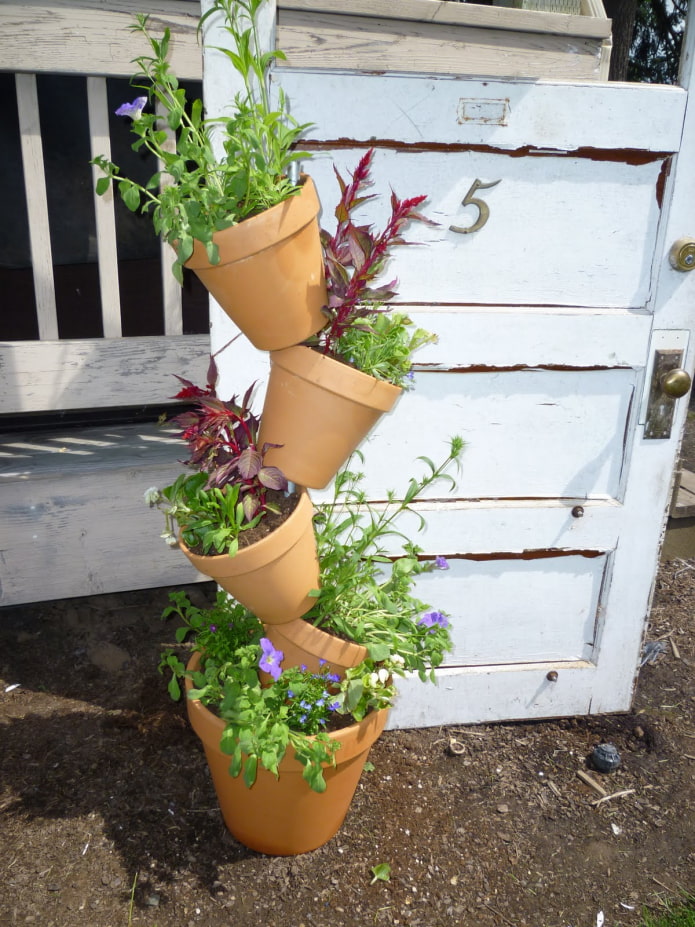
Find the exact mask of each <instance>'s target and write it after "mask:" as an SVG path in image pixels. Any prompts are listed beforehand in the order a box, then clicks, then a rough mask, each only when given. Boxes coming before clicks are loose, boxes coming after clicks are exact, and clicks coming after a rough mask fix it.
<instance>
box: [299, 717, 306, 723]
mask: <svg viewBox="0 0 695 927" xmlns="http://www.w3.org/2000/svg"><path fill="white" fill-rule="evenodd" d="M306 719H307V716H306V715H302V716H301V718H300V719H299V723H300V724H306Z"/></svg>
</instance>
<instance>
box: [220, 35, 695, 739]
mask: <svg viewBox="0 0 695 927" xmlns="http://www.w3.org/2000/svg"><path fill="white" fill-rule="evenodd" d="M688 48H690V45H689V46H688ZM685 57H686V68H685V70H689V67H690V60H691V55H690V52H687V53H686V56H685ZM276 79H277V81H278V82H279V83H281V84H282V86H283V88H284V89H285V91H286V92H287V94H288V95H289V97H290V99H291V101H292V110H293V113H294V115H295V116H296V117H297V118H298V119H299V120H300V121H312V122H313V123H315V126H314V128H313V129H312V130H311V132H310V134H309V145H310V147H311V149H312V153H313V157H312V159H311V161H310V162H309V163H308V164H306V165H305V168H306V169H307V170H308V171H309V172H310V173H311V174H312V176H313V177H314V179H315V180H316V183H317V186H318V189H319V193H320V196H321V200H322V203H323V220H322V221H323V223H324V224H325V225H327V226H330V223H331V220H332V210H333V204H334V203H335V202H336V199H337V195H338V188H337V184H336V182H335V179H334V177H333V172H332V167H333V164H334V163H335V164H336V165H337V166H338V168H339V169H340V171H341V172H342V173H345V172H346V171H348V170H349V169H350V168H352V167H353V166H354V165H355V164H356V163H357V161H358V159H359V157H360V155H361V154H362V153H363V151H364V150H365V148H367V147H369V146H374V147H375V148H376V150H377V151H376V159H375V169H374V180H375V184H374V192H381V193H383V196H382V197H381V199H380V200H379V201H378V202H375V203H373V204H370V207H369V210H368V211H366V212H365V217H371V218H373V219H374V220H375V221H376V222H377V223H378V222H380V221H383V219H384V217H385V214H386V211H387V208H388V194H389V190H390V188H391V187H393V189H394V190H395V191H396V192H397V193H398V195H399V196H401V197H405V196H413V195H416V194H419V193H427V194H428V195H429V202H428V204H427V209H426V212H427V213H428V215H429V216H430V217H431V218H433V219H435V220H436V221H437V222H438V223H439V225H438V226H437V227H436V228H422V227H413V228H412V229H411V231H410V237H411V238H414V239H417V240H418V241H419V242H421V243H422V244H421V246H416V247H411V248H406V249H401V251H400V253H398V254H397V255H396V256H395V258H394V260H393V262H392V264H391V266H390V268H389V271H388V273H389V276H390V277H391V276H397V277H398V278H399V280H400V287H399V292H400V297H399V299H400V302H401V303H402V304H404V305H406V306H408V307H409V309H410V310H411V311H412V315H413V318H414V319H416V321H417V322H418V323H419V324H421V325H422V326H423V327H425V328H428V329H430V330H432V331H435V332H438V333H439V336H440V339H439V343H438V344H437V345H436V346H432V347H431V348H428V349H426V350H423V351H422V352H421V354H420V356H419V357H418V364H417V368H416V377H415V386H414V389H413V391H412V392H410V393H408V394H406V395H405V396H404V397H403V398H402V399H401V401H400V402H399V404H398V405H397V407H396V409H395V410H394V412H393V413H392V414H391V415H390V416H388V417H387V418H386V419H385V420H384V421H383V422H382V424H381V425H380V426H379V428H378V432H377V434H376V435H375V436H374V438H373V440H371V441H370V442H369V443H368V445H367V446H365V448H364V449H363V450H364V451H365V454H366V459H367V471H368V477H369V489H370V492H371V496H372V498H374V499H376V500H378V499H383V498H384V495H385V492H386V490H387V489H388V488H392V487H393V488H396V489H399V488H403V487H404V486H405V484H406V481H407V479H408V477H409V476H410V475H411V473H412V472H413V470H414V469H417V464H416V462H415V458H416V457H417V455H418V454H422V453H425V454H428V455H429V456H430V457H433V458H435V459H437V458H440V457H441V456H443V454H444V453H445V449H446V445H447V439H448V437H449V436H450V435H452V434H460V435H462V436H463V438H464V439H465V441H466V442H467V448H466V450H465V452H464V459H463V468H462V472H461V476H460V482H459V488H458V492H457V493H456V495H455V498H431V499H426V500H422V501H421V502H420V503H419V506H420V509H421V511H422V512H423V513H425V514H426V516H427V521H428V527H427V531H426V534H424V535H422V536H420V538H419V542H420V543H421V545H422V546H423V547H424V548H425V551H426V554H427V555H430V556H434V555H435V554H445V555H446V556H447V557H448V559H449V563H450V567H451V568H450V570H449V571H448V572H446V573H439V572H438V573H435V574H430V575H429V576H428V577H427V588H423V590H422V591H423V597H426V598H427V599H428V600H429V601H432V602H433V603H434V604H436V606H437V607H439V608H442V609H444V610H446V611H448V612H449V613H450V615H451V620H452V626H453V631H454V639H455V650H454V652H453V654H452V655H451V656H450V658H449V660H448V665H447V667H446V668H445V669H443V670H442V671H441V672H440V673H439V682H438V686H437V687H436V688H429V689H425V688H423V687H422V686H421V685H420V684H419V682H417V680H413V681H412V685H411V683H410V682H406V683H405V684H404V685H403V686H402V698H401V700H400V703H399V705H398V707H397V710H396V711H395V713H394V717H393V722H392V724H394V725H395V726H425V725H434V724H441V723H452V722H458V723H461V722H472V721H489V720H494V719H512V718H540V717H549V716H558V715H569V714H586V713H590V712H606V711H613V710H621V709H626V708H628V706H629V704H630V700H631V695H632V690H633V683H634V678H635V673H636V667H637V664H638V658H639V653H640V645H641V638H642V633H643V628H644V623H645V618H646V616H647V613H648V609H649V601H650V592H651V587H652V582H653V577H654V574H655V571H656V565H657V558H658V550H659V545H660V540H661V534H662V530H663V525H664V519H665V510H666V505H667V501H668V496H669V488H670V482H671V473H672V468H673V464H674V458H675V455H676V451H677V446H678V443H679V435H680V431H681V427H682V423H683V421H684V417H685V411H686V410H685V408H684V405H685V404H686V403H687V400H685V401H683V400H682V401H681V402H680V404H678V403H677V404H676V410H675V419H674V423H673V427H672V429H671V431H670V436H669V437H662V438H658V439H653V438H652V439H648V438H646V437H645V425H644V422H645V414H646V406H645V402H644V397H645V395H646V394H647V393H648V391H649V377H650V372H651V364H652V359H653V357H654V352H655V350H656V349H667V350H672V349H678V350H682V351H683V352H684V357H683V360H682V366H686V367H688V369H691V368H692V366H693V364H692V348H691V345H692V338H690V333H691V330H692V327H693V317H692V312H691V311H690V310H689V302H690V301H691V300H692V298H693V286H694V281H695V274H693V275H689V274H688V273H685V272H679V271H677V270H674V269H673V268H672V267H671V266H670V264H669V260H668V252H669V249H670V246H671V244H672V243H673V241H674V240H675V239H678V238H681V237H682V236H683V235H687V234H688V233H691V234H695V227H694V226H693V222H695V220H693V218H692V204H693V194H694V193H695V175H693V172H692V167H691V165H692V160H693V155H694V154H695V142H694V138H693V135H694V132H695V113H693V108H692V107H690V111H688V107H687V103H688V94H687V90H686V89H683V88H678V87H656V86H639V85H627V84H621V85H609V84H604V83H593V84H590V83H582V84H577V83H569V82H568V83H563V82H546V81H521V80H515V81H504V80H492V79H479V80H478V79H476V80H472V79H461V78H456V77H428V76H418V75H395V74H394V75H369V74H355V73H349V72H348V73H346V72H331V71H326V70H321V71H310V70H301V69H294V68H287V69H283V70H278V71H276ZM684 83H685V84H686V86H687V81H685V82H684ZM476 182H478V187H477V189H476V188H475V185H476ZM493 184H495V185H494V186H492V185H493ZM467 197H468V199H469V200H470V198H471V197H474V198H475V199H478V200H482V201H484V203H485V204H486V205H487V207H488V209H489V217H488V219H487V221H486V222H485V223H484V224H483V225H482V227H480V228H479V229H478V230H477V231H471V232H470V233H464V232H462V231H460V229H465V228H467V227H469V226H471V225H473V224H474V223H476V220H478V219H479V217H480V215H481V211H480V208H479V207H476V205H475V202H473V203H472V204H471V205H468V206H464V205H463V201H464V199H466V198H467ZM484 213H485V210H483V215H484ZM452 226H453V227H455V228H452ZM457 229H458V230H457ZM232 335H233V330H232V328H231V326H230V325H229V323H227V322H226V321H224V320H222V319H220V318H219V317H218V316H215V321H214V327H213V345H217V346H220V347H221V346H222V345H224V344H226V343H227V342H228V341H229V339H230V337H232ZM669 356H671V355H669ZM220 362H221V365H222V367H223V369H224V370H225V377H226V386H227V387H228V388H229V389H236V390H240V389H242V388H243V387H244V386H245V384H246V383H248V382H249V381H250V380H251V379H253V378H254V377H256V376H261V377H263V376H264V374H265V370H266V359H265V357H264V356H263V355H261V354H258V353H257V352H253V351H252V350H251V349H249V348H248V347H247V346H246V345H245V344H244V342H243V339H239V340H237V341H235V342H234V343H233V344H232V345H231V346H230V347H228V348H227V349H226V350H225V351H223V352H222V354H221V355H220ZM411 461H412V463H411ZM424 585H425V584H424V583H423V586H424Z"/></svg>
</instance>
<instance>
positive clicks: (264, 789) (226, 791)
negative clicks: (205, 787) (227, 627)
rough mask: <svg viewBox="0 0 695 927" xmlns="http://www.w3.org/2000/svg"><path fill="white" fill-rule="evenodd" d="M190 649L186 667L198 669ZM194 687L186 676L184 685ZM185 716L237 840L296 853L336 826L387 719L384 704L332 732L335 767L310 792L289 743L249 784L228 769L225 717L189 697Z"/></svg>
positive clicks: (306, 849) (277, 853)
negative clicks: (272, 767)
mask: <svg viewBox="0 0 695 927" xmlns="http://www.w3.org/2000/svg"><path fill="white" fill-rule="evenodd" d="M199 656H200V655H199V654H197V653H196V654H194V656H193V658H192V659H191V661H190V662H189V664H188V669H189V670H192V669H196V668H197V666H198V659H199ZM191 687H192V684H191V681H190V679H187V680H186V690H187V691H190V689H191ZM187 707H188V717H189V720H190V722H191V725H192V727H193V730H194V731H195V732H196V734H197V735H198V737H199V738H200V739H201V741H202V743H203V748H204V750H205V756H206V758H207V761H208V765H209V767H210V774H211V775H212V781H213V785H214V786H215V791H216V793H217V799H218V801H219V803H220V810H221V812H222V817H223V818H224V823H225V824H226V826H227V828H228V829H229V830H230V831H231V833H232V834H233V835H234V837H236V839H237V840H239V841H240V843H243V844H244V845H245V846H247V847H249V848H250V849H252V850H257V851H258V852H259V853H267V854H269V855H273V856H294V855H296V854H298V853H307V852H309V850H315V849H316V848H317V847H320V846H323V844H324V843H327V842H328V841H329V840H330V839H331V837H333V836H334V835H335V834H336V833H337V832H338V830H339V829H340V826H341V824H342V823H343V821H344V820H345V816H346V814H347V811H348V808H349V807H350V802H351V801H352V797H353V795H354V794H355V790H356V789H357V784H358V782H359V779H360V775H361V773H362V769H363V767H364V764H365V762H366V760H367V756H368V755H369V750H370V748H371V746H372V744H373V743H374V742H375V741H376V739H377V738H378V737H379V735H380V734H381V732H382V731H383V729H384V725H385V724H386V719H387V717H388V709H383V710H382V711H377V712H372V713H371V714H370V715H368V716H367V717H366V718H365V719H364V721H362V722H360V723H359V724H354V725H352V726H351V727H347V728H344V729H343V730H341V731H336V732H335V733H333V734H331V735H330V737H331V739H333V740H337V741H338V742H339V743H340V744H341V747H340V750H339V751H338V752H337V753H336V766H335V767H331V766H329V767H327V768H326V769H325V770H324V776H325V779H326V784H327V788H326V791H325V792H321V793H318V792H312V790H311V789H310V788H309V785H308V783H307V782H306V780H305V779H304V778H303V776H302V769H303V767H302V765H301V763H299V762H298V761H297V760H295V758H294V756H292V748H291V747H290V748H289V749H288V751H287V754H286V755H285V757H284V759H283V760H282V762H281V763H280V775H279V777H278V778H277V779H276V778H275V776H274V775H273V774H272V773H270V772H268V771H267V770H266V769H263V767H262V766H261V765H260V763H259V767H258V775H257V778H256V781H255V783H254V784H253V785H252V786H251V788H250V789H249V788H247V786H246V785H245V784H244V780H243V776H241V775H240V776H237V777H234V776H231V775H230V774H229V764H230V757H229V756H228V755H227V754H226V753H222V751H221V750H220V746H219V745H220V739H221V737H222V731H223V730H224V722H223V721H222V719H221V718H218V717H217V715H214V714H213V713H212V712H210V711H208V709H207V708H205V706H204V705H201V703H200V702H198V701H193V700H192V699H188V700H187Z"/></svg>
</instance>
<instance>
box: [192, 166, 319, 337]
mask: <svg viewBox="0 0 695 927" xmlns="http://www.w3.org/2000/svg"><path fill="white" fill-rule="evenodd" d="M319 209H320V204H319V199H318V196H317V194H316V188H315V187H314V184H313V181H312V180H311V178H310V177H306V178H305V179H304V183H303V184H302V188H301V191H300V192H299V193H297V194H296V195H294V196H290V197H289V198H288V199H286V200H285V201H284V202H282V203H278V205H277V206H273V207H272V208H271V209H267V210H266V211H265V212H263V213H260V214H259V215H257V216H253V217H251V218H250V219H245V220H244V221H243V222H240V223H239V224H238V225H233V226H232V227H231V228H228V229H224V230H223V231H221V232H216V233H215V235H214V236H213V241H214V243H215V244H216V245H217V247H218V249H219V255H220V262H219V264H211V263H210V262H209V260H208V256H207V251H206V250H205V245H203V244H202V243H201V242H199V241H196V242H195V243H194V248H193V254H192V256H191V257H190V258H189V260H188V261H187V262H186V265H185V266H186V267H188V268H189V269H190V270H192V271H194V272H195V274H196V275H197V276H198V277H199V278H200V280H201V281H202V282H203V284H204V285H205V287H206V288H207V289H208V290H209V292H210V293H211V294H212V296H214V298H215V299H216V300H217V302H218V303H219V304H220V306H221V307H222V309H224V311H225V312H226V313H227V315H228V316H229V317H230V319H232V321H233V322H235V323H236V324H237V325H238V326H239V328H240V329H241V331H242V332H243V333H244V334H245V335H246V337H247V338H248V339H249V341H251V343H252V344H253V345H254V346H255V347H257V348H260V349H261V350H263V351H273V350H276V349H279V348H285V347H288V346H290V345H294V344H299V342H301V341H304V340H305V339H306V338H308V337H309V336H310V335H313V334H314V333H315V332H317V331H318V330H319V329H321V328H323V326H324V325H325V324H326V317H325V315H324V314H323V312H322V311H321V310H322V308H323V307H324V306H325V305H326V283H325V278H324V270H323V252H322V250H321V241H320V238H319V226H318V220H317V216H318V212H319Z"/></svg>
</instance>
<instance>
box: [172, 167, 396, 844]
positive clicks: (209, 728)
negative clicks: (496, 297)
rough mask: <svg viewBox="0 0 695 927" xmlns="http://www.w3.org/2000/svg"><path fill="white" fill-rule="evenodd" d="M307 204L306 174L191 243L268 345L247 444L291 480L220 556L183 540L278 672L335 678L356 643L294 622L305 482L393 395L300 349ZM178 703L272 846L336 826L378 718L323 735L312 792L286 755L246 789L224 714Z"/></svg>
mask: <svg viewBox="0 0 695 927" xmlns="http://www.w3.org/2000/svg"><path fill="white" fill-rule="evenodd" d="M318 212H319V201H318V197H317V195H316V190H315V188H314V185H313V182H312V181H311V179H310V178H308V177H304V178H303V183H302V188H301V192H300V193H299V194H298V195H296V196H293V197H291V198H290V199H288V200H287V201H285V202H284V203H281V204H279V205H278V206H275V207H273V208H272V209H270V210H268V211H267V212H265V213H263V214H262V215H260V216H256V217H254V218H252V219H248V220H246V221H244V222H243V223H241V224H239V225H237V226H234V227H232V228H230V229H226V230H224V231H223V232H220V233H218V235H217V236H216V237H215V243H216V244H217V245H218V248H219V254H220V262H219V263H218V264H216V265H211V264H210V263H209V262H208V260H207V255H206V252H205V249H204V248H203V247H202V246H201V247H200V248H199V249H198V250H196V251H195V252H194V255H193V257H192V258H191V260H190V261H189V262H188V265H187V266H189V267H190V268H191V269H192V270H194V271H195V273H196V274H197V275H198V276H199V277H200V279H201V280H202V281H203V283H204V284H205V286H206V287H207V288H208V289H209V291H210V293H211V294H212V295H213V296H214V297H215V299H216V300H217V302H218V303H219V304H220V306H221V307H222V308H223V309H224V311H225V312H226V313H227V314H228V315H229V316H230V318H231V319H232V320H233V321H234V322H235V323H236V324H237V326H238V327H239V328H240V329H241V331H242V332H243V333H244V334H245V335H246V336H247V337H248V338H249V340H250V341H251V342H252V344H253V345H254V346H255V347H257V348H260V349H261V350H267V351H270V377H269V382H268V389H267V393H266V399H265V404H264V407H263V413H262V419H261V430H260V435H259V446H260V447H263V445H264V444H266V443H268V444H271V445H279V446H278V447H274V448H272V449H270V450H268V452H267V454H266V457H265V460H266V463H267V464H268V465H273V466H277V467H279V468H280V469H281V470H282V472H283V473H284V474H285V476H286V477H287V479H288V480H289V481H290V482H292V483H294V484H296V487H297V490H298V492H299V493H300V502H299V504H298V505H297V507H296V508H295V510H294V511H293V513H292V515H291V516H290V518H289V519H288V520H287V521H286V522H285V523H284V524H283V525H282V527H281V528H279V529H277V530H276V531H275V532H273V533H272V534H270V535H268V536H267V537H266V538H264V539H263V540H261V541H259V542H257V543H256V544H253V545H251V546H250V547H247V548H244V549H242V550H240V551H239V552H238V553H237V554H236V556H234V557H232V558H230V557H229V556H228V555H226V554H224V555H221V556H214V557H198V556H196V555H195V554H194V553H193V552H192V551H190V550H188V549H187V548H186V547H185V545H182V547H183V550H184V553H186V555H187V556H188V557H189V559H191V561H192V562H193V563H194V565H195V566H196V567H197V568H198V569H199V570H201V572H203V573H205V574H206V575H208V576H211V577H212V578H213V579H215V580H216V581H217V582H218V583H219V585H220V586H221V587H222V588H223V589H225V590H227V591H228V592H229V593H230V594H231V595H232V596H233V597H234V598H236V599H237V600H238V601H239V602H241V603H242V604H243V605H244V606H246V607H247V608H248V609H249V610H250V611H252V612H253V613H254V614H255V615H257V616H258V617H259V618H260V620H261V621H262V622H263V624H264V625H265V627H266V629H267V634H268V636H269V637H270V639H271V640H272V642H273V645H274V646H275V647H276V648H277V649H279V650H282V652H283V654H284V659H283V667H285V668H287V667H290V666H301V665H306V666H307V668H308V669H309V670H310V671H312V672H313V671H318V670H319V666H320V661H326V662H327V663H328V664H329V665H330V667H331V671H333V672H336V673H339V674H341V675H343V674H344V673H345V670H346V668H347V667H349V666H357V665H358V664H359V663H361V662H362V660H364V659H365V657H366V655H367V653H366V650H365V648H364V647H361V646H358V645H356V644H351V643H349V642H346V641H343V640H339V639H338V638H335V637H333V636H332V635H330V634H326V633H325V632H323V631H321V630H319V629H318V628H315V627H314V626H313V625H312V624H310V623H309V622H307V621H305V620H304V619H303V617H302V616H303V615H305V614H306V612H308V611H309V609H310V608H311V607H312V605H313V604H314V602H315V599H314V598H313V597H312V596H311V595H310V593H311V591H312V590H315V589H317V588H318V586H319V564H318V558H317V554H316V539H315V535H314V530H313V522H312V516H313V508H312V505H311V502H310V500H309V497H308V494H307V492H306V488H307V487H308V488H312V489H322V488H324V487H325V486H326V485H327V484H328V483H329V482H330V481H331V480H332V479H333V477H334V476H335V475H336V473H337V471H338V470H339V469H340V467H341V466H342V465H343V464H344V463H345V461H346V460H347V459H348V457H349V456H350V454H351V453H352V452H353V450H354V449H355V448H356V447H357V446H358V445H359V444H360V442H361V441H362V440H363V439H364V437H365V436H366V435H367V434H368V433H369V431H370V430H371V429H372V428H373V427H374V425H375V423H376V422H377V420H378V419H379V417H380V416H381V415H382V414H383V413H384V412H387V411H388V410H389V409H390V408H391V407H392V406H393V404H394V403H395V401H396V399H397V398H398V396H399V395H400V392H401V390H400V389H399V388H398V387H395V386H392V385H391V384H389V383H385V382H383V381H379V380H376V379H374V378H373V377H370V376H367V375H366V374H364V373H361V372H359V371H357V370H354V369H352V368H350V367H347V366H346V365H345V364H341V363H339V362H337V361H335V360H333V359H332V358H330V357H327V356H324V355H321V354H319V353H317V352H316V351H314V350H312V349H311V348H308V347H305V346H303V345H302V344H301V342H303V341H305V340H306V339H307V338H309V337H310V336H311V335H313V334H315V333H316V332H318V331H319V330H320V329H321V328H322V327H323V326H324V324H325V323H326V317H325V315H324V314H323V312H322V309H323V307H324V306H325V305H326V302H327V296H326V285H325V278H324V272H323V253H322V248H321V242H320V237H319V227H318V220H317V216H318ZM321 665H323V664H321ZM188 711H189V717H190V720H191V723H192V725H193V727H194V729H195V730H196V733H197V734H198V735H199V736H200V738H201V740H202V741H203V745H204V747H205V752H206V756H207V759H208V763H209V765H210V770H211V773H212V776H213V781H214V784H215V788H216V790H217V794H218V798H219V801H220V807H221V809H222V813H223V816H224V819H225V823H226V824H227V827H228V828H229V829H230V831H231V832H232V833H233V834H234V835H235V836H236V837H237V838H238V839H239V840H241V841H242V842H243V843H245V844H246V845H247V846H249V847H251V848H252V849H256V850H259V851H260V852H264V853H272V854H281V855H287V854H294V853H303V852H306V851H308V850H311V849H315V848H316V847H318V846H321V845H322V844H323V843H325V842H326V841H327V840H329V839H330V838H331V837H332V836H333V835H334V834H335V833H336V832H337V830H338V829H339V827H340V825H341V824H342V821H343V819H344V817H345V814H346V813H347V809H348V807H349V804H350V801H351V799H352V795H353V794H354V791H355V789H356V787H357V783H358V780H359V776H360V772H361V770H362V767H363V765H364V762H365V761H366V758H367V755H368V753H369V749H370V747H371V745H372V743H373V742H374V741H375V740H376V738H377V737H378V736H379V734H380V733H381V731H382V730H383V727H384V724H385V723H386V717H387V713H388V712H387V711H381V712H376V713H373V714H372V715H369V716H368V717H367V718H365V720H364V721H363V722H362V723H361V724H356V725H354V726H353V727H351V728H346V729H343V730H341V731H340V732H339V734H336V735H332V736H334V737H335V738H336V739H337V740H339V742H340V743H341V749H340V750H339V751H338V753H337V754H336V766H335V768H328V769H327V770H326V771H325V778H326V782H327V785H328V787H327V790H326V792H324V793H321V794H319V793H316V792H312V791H311V790H310V789H309V787H308V785H307V783H306V782H305V781H304V780H303V777H302V775H301V773H302V768H301V765H300V764H299V763H298V762H297V761H296V760H295V759H294V757H292V756H290V755H287V756H286V757H285V759H284V760H283V762H282V764H281V766H280V776H279V778H278V779H276V778H275V776H273V775H272V774H271V773H269V772H267V771H266V770H264V769H259V771H258V777H257V780H256V782H255V784H254V785H253V786H252V787H251V789H250V790H249V789H247V788H246V786H245V785H244V783H243V781H242V780H241V778H236V779H235V778H233V777H232V776H230V775H229V772H228V769H229V756H228V755H226V754H224V753H222V751H221V750H220V746H219V744H220V737H221V734H222V730H223V729H224V723H223V722H222V721H221V720H220V719H219V718H217V717H216V716H215V715H213V714H212V713H211V712H209V711H207V709H205V708H204V707H203V706H202V705H201V704H200V702H197V701H190V700H189V701H188ZM287 790H291V794H290V797H288V796H287ZM264 822H267V824H266V823H264Z"/></svg>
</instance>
